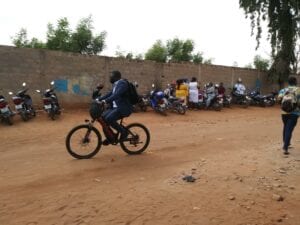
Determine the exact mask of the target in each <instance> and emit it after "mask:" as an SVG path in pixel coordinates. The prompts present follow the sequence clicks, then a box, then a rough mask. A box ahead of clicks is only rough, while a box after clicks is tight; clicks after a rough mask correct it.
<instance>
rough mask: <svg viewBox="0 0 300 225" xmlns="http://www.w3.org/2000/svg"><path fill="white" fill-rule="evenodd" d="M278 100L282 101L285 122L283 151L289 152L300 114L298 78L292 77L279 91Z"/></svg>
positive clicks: (283, 120) (286, 153)
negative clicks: (286, 85)
mask: <svg viewBox="0 0 300 225" xmlns="http://www.w3.org/2000/svg"><path fill="white" fill-rule="evenodd" d="M278 100H280V101H281V108H282V110H283V111H282V115H281V117H282V122H283V151H284V154H285V155H288V154H289V151H288V149H289V147H290V145H291V139H292V133H293V130H294V128H295V127H296V125H297V120H298V117H299V116H300V88H299V87H297V79H296V78H295V77H290V78H289V80H288V87H287V88H284V89H282V90H280V91H279V95H278Z"/></svg>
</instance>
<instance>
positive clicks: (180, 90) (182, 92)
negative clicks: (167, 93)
mask: <svg viewBox="0 0 300 225" xmlns="http://www.w3.org/2000/svg"><path fill="white" fill-rule="evenodd" d="M176 84H177V86H176V98H180V99H183V100H184V105H187V97H188V94H189V92H188V85H187V84H185V83H184V80H183V79H178V80H177V81H176Z"/></svg>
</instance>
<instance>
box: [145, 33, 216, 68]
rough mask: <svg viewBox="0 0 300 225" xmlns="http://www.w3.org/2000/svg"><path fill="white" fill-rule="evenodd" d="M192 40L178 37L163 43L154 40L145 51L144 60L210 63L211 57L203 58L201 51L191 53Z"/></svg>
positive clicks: (192, 47) (192, 48)
mask: <svg viewBox="0 0 300 225" xmlns="http://www.w3.org/2000/svg"><path fill="white" fill-rule="evenodd" d="M194 45H195V44H194V41H192V40H190V39H187V40H180V39H178V38H174V39H170V40H168V41H167V42H166V44H164V43H163V42H162V41H161V40H158V41H156V42H155V43H154V44H153V45H152V47H151V48H150V49H149V50H148V51H147V52H146V54H145V59H146V60H154V61H157V62H193V63H195V64H200V63H204V62H206V63H207V64H211V63H212V59H204V57H203V52H197V53H194V54H193V50H194Z"/></svg>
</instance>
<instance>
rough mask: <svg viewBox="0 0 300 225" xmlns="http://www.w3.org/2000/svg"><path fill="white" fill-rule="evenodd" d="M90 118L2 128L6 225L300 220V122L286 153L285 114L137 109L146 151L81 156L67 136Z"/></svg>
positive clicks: (1, 202) (244, 224)
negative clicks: (70, 148) (189, 178)
mask: <svg viewBox="0 0 300 225" xmlns="http://www.w3.org/2000/svg"><path fill="white" fill-rule="evenodd" d="M85 118H88V114H87V113H86V112H84V111H70V112H65V113H64V114H63V115H62V117H61V118H60V119H59V120H57V121H51V120H48V118H46V116H45V115H44V114H40V115H38V117H37V118H35V119H34V120H32V121H29V122H26V123H24V122H21V121H20V120H19V119H18V118H16V120H15V124H14V125H13V126H12V127H7V126H3V125H1V126H0V132H1V137H0V138H1V142H0V154H1V155H0V224H1V225H37V224H38V225H48V224H49V225H67V224H72V225H73V224H74V225H86V224H90V225H99V224H123V225H134V224H136V225H141V224H147V225H148V224H153V225H154V224H155V225H167V224H170V225H175V224H178V225H183V224H188V225H189V224H197V225H217V224H224V225H227V224H228V225H254V224H256V225H263V224H264V225H271V224H272V225H273V224H284V225H299V224H300V126H299V125H298V127H297V128H296V130H295V132H294V137H293V141H292V144H293V147H294V148H293V149H291V155H289V156H288V157H284V156H283V154H282V152H281V150H280V149H281V129H282V124H281V120H280V114H279V109H276V108H266V109H263V108H249V109H246V110H245V109H240V108H234V109H225V110H224V111H222V112H213V111H209V112H206V111H189V112H188V113H187V114H186V115H185V116H180V115H176V114H169V116H167V117H163V116H160V115H158V114H154V113H153V112H147V113H137V114H134V115H133V116H132V117H130V118H129V119H127V122H128V123H129V122H133V121H138V122H141V123H143V124H145V125H146V126H147V127H148V128H149V129H150V131H151V138H152V139H151V143H150V146H149V148H148V150H147V151H146V152H145V153H144V154H142V155H139V156H128V155H126V154H125V153H124V152H122V151H121V149H120V148H119V146H109V147H103V148H102V149H101V150H100V152H99V153H98V154H97V155H96V156H95V157H94V158H93V159H90V160H75V159H73V158H72V157H71V156H70V155H68V153H67V151H66V148H65V143H64V141H65V136H66V134H67V132H68V131H69V130H70V129H71V128H72V127H74V126H75V125H78V124H80V123H83V122H84V119H85ZM191 174H192V175H193V176H194V177H196V178H197V180H196V182H194V183H187V182H185V181H183V180H182V177H183V176H184V175H191ZM281 197H282V198H283V199H282V198H281ZM278 200H279V201H278ZM281 200H282V201H281Z"/></svg>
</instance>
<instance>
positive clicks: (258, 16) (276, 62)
mask: <svg viewBox="0 0 300 225" xmlns="http://www.w3.org/2000/svg"><path fill="white" fill-rule="evenodd" d="M239 3H240V7H241V8H243V9H244V11H245V13H246V17H247V16H250V19H251V27H252V34H253V33H254V32H253V31H254V29H255V28H256V29H257V33H256V40H257V47H256V48H258V47H259V44H260V39H261V33H262V27H261V22H262V21H267V22H268V34H269V39H270V43H271V47H272V56H273V64H272V66H271V68H270V77H271V78H272V80H274V81H277V82H278V83H279V84H282V83H283V82H284V81H286V80H287V78H288V76H289V74H290V66H291V65H292V64H293V63H294V61H295V54H294V48H295V43H296V41H297V39H298V38H299V36H300V17H299V6H300V1H299V0H239Z"/></svg>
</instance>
